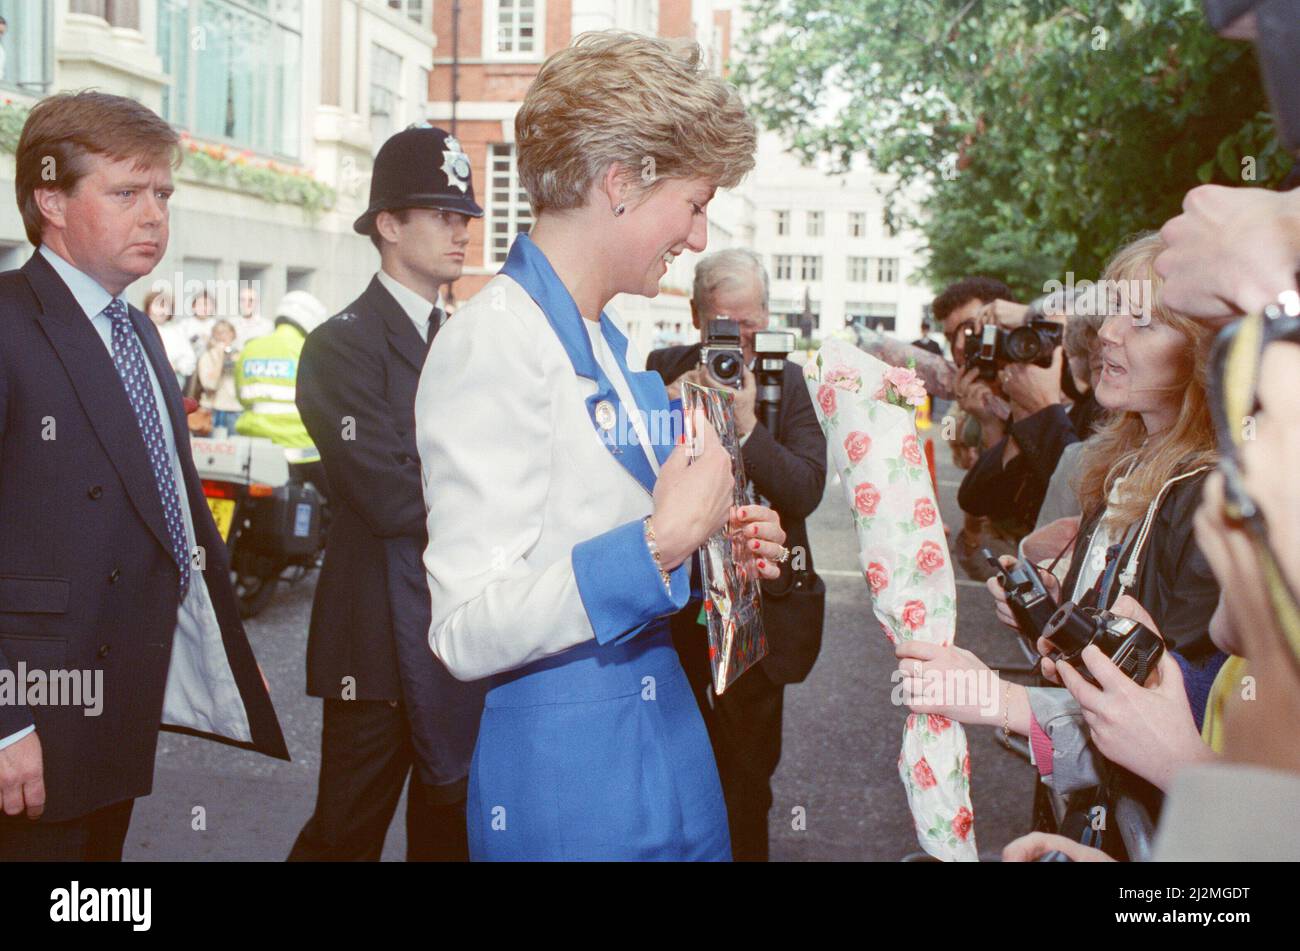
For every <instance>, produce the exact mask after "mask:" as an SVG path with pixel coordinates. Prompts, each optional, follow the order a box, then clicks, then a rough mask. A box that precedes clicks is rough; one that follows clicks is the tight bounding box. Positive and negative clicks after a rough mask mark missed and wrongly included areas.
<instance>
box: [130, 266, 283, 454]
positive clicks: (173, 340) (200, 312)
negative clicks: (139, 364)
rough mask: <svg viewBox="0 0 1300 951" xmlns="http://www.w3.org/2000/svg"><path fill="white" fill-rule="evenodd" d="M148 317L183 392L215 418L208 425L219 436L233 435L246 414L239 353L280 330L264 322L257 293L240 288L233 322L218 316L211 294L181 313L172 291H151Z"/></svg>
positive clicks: (200, 295) (200, 296)
mask: <svg viewBox="0 0 1300 951" xmlns="http://www.w3.org/2000/svg"><path fill="white" fill-rule="evenodd" d="M144 312H145V313H146V314H148V315H149V319H150V320H152V321H153V323H154V326H156V327H157V328H158V333H159V336H161V337H162V341H163V346H164V347H165V348H166V351H167V361H168V363H170V364H171V368H172V372H173V373H175V374H176V382H177V383H178V384H179V385H180V388H181V392H182V393H184V394H185V395H186V396H188V397H190V398H191V399H193V400H194V401H195V402H196V403H197V404H198V405H199V407H200V409H202V410H205V411H206V414H204V415H205V416H207V415H210V417H211V418H210V419H205V421H204V422H205V424H210V425H211V427H212V429H213V431H216V430H218V429H221V430H224V431H225V432H226V433H229V434H233V433H234V431H235V421H236V420H237V419H238V418H239V415H240V413H241V412H242V410H243V407H242V405H241V404H240V401H239V394H238V392H237V391H236V386H235V364H236V362H237V360H238V357H239V353H240V351H242V350H243V348H244V345H245V344H247V343H248V341H250V340H253V339H255V338H257V337H262V336H265V335H266V334H269V333H271V332H272V331H273V330H274V329H275V327H274V325H273V323H272V322H271V320H270V319H269V318H267V317H264V316H262V312H261V299H260V297H259V295H258V291H257V289H256V288H255V287H253V286H250V285H245V286H243V287H241V288H240V291H239V313H238V315H234V316H231V317H222V316H218V314H217V300H216V297H215V296H214V295H213V294H212V293H211V292H210V291H208V290H206V289H203V290H199V291H197V292H196V293H195V294H193V295H192V296H191V297H190V299H189V302H188V304H187V305H186V306H185V307H184V308H183V310H182V311H180V312H178V311H177V307H176V302H175V300H174V298H173V297H172V294H171V292H170V291H168V290H166V289H154V290H151V291H150V292H149V293H148V294H147V295H145V299H144Z"/></svg>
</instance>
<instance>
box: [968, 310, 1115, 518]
mask: <svg viewBox="0 0 1300 951" xmlns="http://www.w3.org/2000/svg"><path fill="white" fill-rule="evenodd" d="M1072 319H1075V320H1077V319H1079V318H1072ZM1045 320H1049V321H1053V322H1055V323H1062V322H1064V318H1060V317H1047V318H1045ZM1024 326H1025V327H1026V328H1027V331H1028V330H1032V329H1034V326H1035V325H1031V324H1025V325H1024ZM1038 326H1045V329H1044V330H1039V335H1040V338H1041V343H1040V346H1041V347H1043V348H1046V347H1048V346H1052V347H1053V350H1052V359H1051V364H1050V365H1049V366H1045V367H1044V366H1039V365H1038V364H1037V363H1032V362H1019V361H1012V360H1006V362H1003V361H1004V359H1006V358H1005V357H1003V356H1002V355H1001V353H1000V352H999V355H998V358H997V359H998V363H999V364H1001V366H1000V368H999V370H998V373H997V381H998V383H1000V384H1001V388H1002V392H1003V393H1004V394H1005V395H1006V397H1007V399H1008V400H1009V401H1010V406H1011V410H1010V417H1009V420H1008V425H1007V427H1006V431H1005V435H1004V436H1003V437H1002V439H1000V440H999V441H998V442H996V443H994V444H993V445H992V446H991V447H989V448H987V449H986V450H985V451H984V453H983V454H982V455H981V456H980V457H979V460H978V461H977V462H976V463H975V465H974V466H972V467H971V469H970V471H969V472H968V473H967V474H966V477H965V478H964V479H963V480H962V484H961V488H960V489H958V492H957V501H958V503H959V504H960V505H961V507H962V511H964V512H967V513H969V514H971V515H979V516H984V517H986V518H989V519H991V520H993V521H994V522H995V523H997V524H1000V525H1003V526H1006V528H1007V530H1008V531H1009V532H1010V534H1011V535H1012V536H1013V537H1015V538H1017V539H1019V538H1020V537H1022V536H1024V535H1025V534H1026V533H1027V532H1028V531H1030V530H1031V529H1032V528H1033V526H1034V524H1035V522H1036V521H1037V518H1038V510H1039V508H1040V507H1041V506H1042V504H1043V499H1044V498H1045V496H1046V495H1047V487H1048V483H1049V482H1050V481H1051V478H1052V473H1053V472H1054V471H1055V469H1056V465H1057V463H1058V462H1059V461H1060V458H1061V453H1062V452H1063V451H1064V449H1065V447H1066V446H1068V445H1070V444H1072V443H1076V442H1079V441H1080V440H1081V439H1085V438H1087V436H1088V435H1090V434H1091V432H1092V429H1093V427H1094V426H1095V424H1096V422H1097V419H1098V417H1099V415H1100V408H1099V407H1098V405H1097V402H1096V399H1095V398H1094V397H1093V395H1092V393H1091V390H1088V391H1087V392H1086V394H1085V393H1081V392H1080V391H1079V389H1078V388H1077V386H1071V389H1072V391H1073V392H1072V393H1071V394H1070V395H1071V396H1072V397H1074V398H1073V401H1072V404H1071V405H1070V407H1069V409H1068V410H1067V409H1066V406H1065V405H1064V400H1065V398H1066V393H1065V392H1064V391H1063V386H1064V385H1070V384H1073V383H1074V375H1073V373H1072V372H1071V370H1070V368H1069V367H1067V365H1066V360H1065V350H1064V348H1063V347H1061V346H1059V345H1056V344H1055V340H1054V339H1053V337H1052V335H1051V333H1050V331H1051V326H1050V324H1047V325H1042V324H1040V325H1038ZM1027 331H1026V332H1027ZM1000 345H1001V341H999V350H1000ZM969 347H970V342H968V343H967V349H968V350H969ZM966 359H967V364H968V365H969V364H971V363H972V362H974V359H973V358H972V356H971V354H970V353H969V352H968V353H967V355H966ZM980 359H981V361H983V360H985V359H987V355H984V354H982V355H981V357H980ZM979 370H980V368H977V367H972V368H971V369H970V370H969V371H968V373H970V374H975V373H978V372H979Z"/></svg>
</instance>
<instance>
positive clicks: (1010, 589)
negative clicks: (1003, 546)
mask: <svg viewBox="0 0 1300 951" xmlns="http://www.w3.org/2000/svg"><path fill="white" fill-rule="evenodd" d="M980 553H981V554H982V555H983V556H984V557H985V559H987V561H988V563H989V564H990V565H992V566H993V569H994V570H995V571H996V572H997V573H998V576H997V577H998V583H999V584H1000V585H1002V590H1003V591H1005V592H1006V595H1007V607H1009V608H1010V609H1011V614H1012V616H1014V617H1015V619H1016V626H1017V627H1019V628H1020V635H1021V637H1023V638H1024V639H1025V640H1026V641H1028V642H1029V645H1030V647H1032V648H1034V649H1035V650H1037V648H1038V638H1039V637H1040V636H1042V634H1043V629H1044V628H1045V627H1046V626H1047V623H1048V622H1049V621H1051V619H1052V617H1053V616H1054V615H1055V614H1056V601H1055V600H1053V598H1052V596H1051V594H1049V593H1048V591H1047V587H1046V586H1045V585H1044V584H1043V579H1042V578H1041V577H1039V575H1038V571H1037V569H1035V568H1034V566H1033V565H1031V564H1030V563H1029V562H1028V561H1026V560H1025V559H1024V558H1021V559H1019V560H1018V561H1017V562H1016V563H1015V564H1014V565H1012V566H1011V567H1010V568H1004V567H1003V566H1002V563H1001V562H1000V561H998V559H997V558H996V557H994V555H993V552H991V551H989V550H988V549H987V548H985V549H982V551H981V552H980Z"/></svg>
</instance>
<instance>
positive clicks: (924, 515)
mask: <svg viewBox="0 0 1300 951" xmlns="http://www.w3.org/2000/svg"><path fill="white" fill-rule="evenodd" d="M935 515H936V512H935V511H934V503H933V502H931V501H930V500H929V499H917V500H916V505H915V506H914V507H913V509H912V518H913V520H915V522H916V524H917V525H919V526H921V528H929V527H930V526H931V525H933V524H934V518H935Z"/></svg>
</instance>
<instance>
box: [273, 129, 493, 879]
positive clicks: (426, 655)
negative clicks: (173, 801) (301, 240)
mask: <svg viewBox="0 0 1300 951" xmlns="http://www.w3.org/2000/svg"><path fill="white" fill-rule="evenodd" d="M482 214H483V211H482V209H481V208H479V206H478V205H477V204H476V203H475V201H474V192H473V187H472V185H471V183H470V171H469V161H468V159H467V158H466V156H465V154H464V153H463V152H462V151H461V148H460V145H459V144H458V143H457V141H456V139H454V138H453V137H451V136H448V135H447V134H446V133H445V132H443V131H442V130H440V129H432V128H427V127H425V128H415V127H413V128H410V129H407V130H405V131H404V132H399V133H398V134H397V135H395V136H393V137H392V138H391V139H389V140H388V141H387V142H386V143H385V144H384V146H383V148H382V149H380V152H379V155H378V156H377V157H376V159H375V168H374V177H373V179H372V181H371V190H370V208H369V210H367V211H366V213H365V214H364V215H362V216H361V217H360V218H359V219H357V222H356V224H355V226H354V227H355V228H356V230H357V231H358V232H359V233H361V234H365V235H369V236H370V239H371V241H373V242H374V244H375V246H376V248H378V249H379V253H380V257H381V266H380V270H379V272H378V273H377V274H376V275H375V277H374V278H373V279H372V280H371V282H370V286H369V287H367V288H366V291H365V293H364V294H362V295H361V296H360V297H359V298H357V299H356V300H355V301H353V302H352V303H351V304H349V305H348V307H347V308H346V309H345V310H344V311H343V312H342V313H340V314H339V315H337V316H336V317H334V318H332V319H331V320H329V321H326V323H325V324H323V325H322V326H321V327H319V328H318V329H317V330H315V331H314V332H313V333H312V334H311V335H310V336H309V337H308V338H307V341H306V343H305V344H304V345H303V350H302V357H301V363H300V366H299V369H298V394H297V403H298V409H299V411H300V412H301V414H302V419H303V422H304V423H305V424H306V426H307V430H308V432H309V433H310V434H311V437H312V441H313V442H314V443H315V445H316V447H317V448H318V449H319V450H320V454H321V462H322V463H323V464H324V466H325V471H326V475H327V476H328V479H329V484H330V490H331V495H330V508H331V513H332V519H333V520H332V522H331V524H330V531H329V539H328V541H327V543H326V544H327V547H326V550H325V564H324V567H323V568H322V570H321V576H320V581H319V583H318V584H317V586H316V601H315V604H314V605H313V606H312V618H311V631H310V635H309V638H308V643H307V692H308V693H309V694H310V695H312V696H314V697H322V698H324V701H325V716H324V729H323V731H322V735H321V772H320V787H319V791H318V795H317V800H316V811H315V813H314V814H313V815H312V817H311V819H310V820H309V821H308V823H307V825H306V826H305V827H304V828H303V830H302V833H301V834H300V835H299V836H298V841H297V842H296V843H295V845H294V847H293V852H292V853H291V854H290V856H289V858H290V859H291V860H307V859H342V860H377V859H378V858H379V856H380V852H381V851H382V849H383V844H384V837H385V835H386V833H387V831H388V825H389V823H390V822H391V821H392V817H393V812H394V810H395V809H396V807H397V802H398V799H399V798H400V797H401V793H402V787H403V785H405V784H406V780H407V776H408V775H410V776H411V781H410V785H409V788H408V789H407V808H406V841H407V858H408V860H458V859H466V858H468V844H467V841H466V832H465V789H466V776H467V775H468V772H469V760H470V756H471V754H472V753H473V749H474V741H475V739H476V737H477V731H478V721H479V716H480V714H481V712H482V707H483V686H482V685H480V684H464V683H461V682H460V681H457V680H456V679H455V678H453V677H452V676H451V675H450V674H448V673H447V670H446V668H445V667H443V666H442V663H441V662H440V661H438V659H437V658H436V657H434V655H433V652H432V651H431V650H430V648H429V641H428V637H429V624H430V620H431V608H430V601H429V588H428V584H427V581H426V577H425V571H424V565H423V563H422V560H421V559H422V556H423V553H424V549H425V545H426V543H427V533H426V527H425V510H424V496H423V489H422V483H421V478H420V459H419V453H418V450H417V448H416V444H415V390H416V387H417V385H418V384H419V380H420V369H421V368H422V367H423V365H424V358H425V354H426V353H427V352H428V346H429V344H431V343H432V342H433V337H434V335H435V334H436V333H437V332H438V327H439V326H440V324H441V322H442V320H443V313H442V310H441V309H440V308H439V307H437V306H436V301H437V300H438V289H439V287H440V286H441V285H443V284H446V283H450V282H451V281H454V280H455V279H456V278H458V277H460V274H461V270H462V268H463V265H464V259H465V246H466V245H467V244H468V242H469V232H468V230H467V229H468V224H469V218H470V217H481V216H482Z"/></svg>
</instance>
